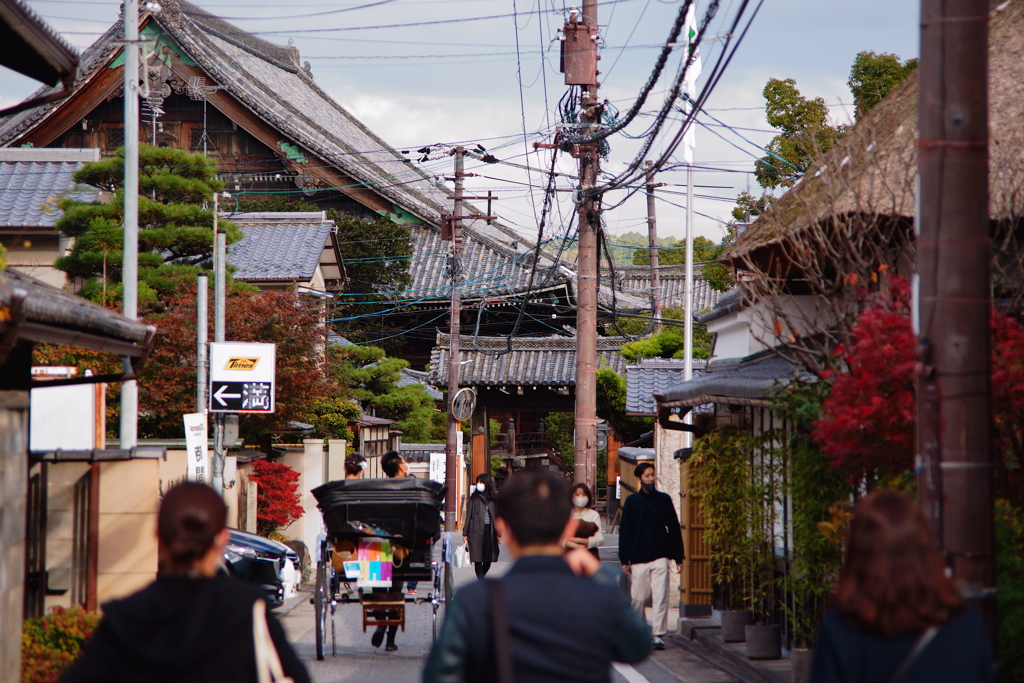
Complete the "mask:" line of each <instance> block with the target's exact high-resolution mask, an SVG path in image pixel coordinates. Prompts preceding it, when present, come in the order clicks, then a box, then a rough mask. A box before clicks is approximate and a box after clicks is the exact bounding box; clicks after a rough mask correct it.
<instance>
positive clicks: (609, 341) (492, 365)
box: [430, 334, 628, 387]
mask: <svg viewBox="0 0 1024 683" xmlns="http://www.w3.org/2000/svg"><path fill="white" fill-rule="evenodd" d="M448 339H449V337H448V335H447V334H438V336H437V343H436V344H435V345H434V349H433V351H431V354H430V381H431V383H432V384H434V385H435V386H438V387H447V386H448V343H449V342H448ZM627 341H628V340H627V339H626V338H625V337H598V338H597V365H598V367H599V368H601V367H610V368H611V369H613V370H615V372H617V373H619V374H620V375H621V374H623V372H624V371H625V366H626V362H625V360H624V359H623V358H622V355H621V354H620V353H619V351H620V350H621V349H622V346H623V344H625V343H627ZM476 346H477V347H479V348H474V342H473V337H470V336H463V337H460V338H459V362H460V363H462V366H461V370H460V378H459V383H460V384H461V385H462V386H476V387H479V386H496V387H503V386H553V387H571V386H575V384H576V338H575V337H529V338H519V339H513V340H512V351H511V352H509V353H505V354H503V355H500V356H497V355H493V354H494V353H496V352H498V351H503V350H505V349H506V348H507V346H506V341H505V338H504V337H479V338H477V340H476ZM480 349H483V350H482V351H481V350H480ZM488 352H490V353H488Z"/></svg>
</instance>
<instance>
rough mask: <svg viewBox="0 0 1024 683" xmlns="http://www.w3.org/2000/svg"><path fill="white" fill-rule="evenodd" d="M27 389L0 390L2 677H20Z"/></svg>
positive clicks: (26, 484) (0, 650)
mask: <svg viewBox="0 0 1024 683" xmlns="http://www.w3.org/2000/svg"><path fill="white" fill-rule="evenodd" d="M28 404H29V401H28V392H27V391H24V392H21V391H0V681H20V680H21V673H20V670H21V616H22V604H23V602H24V584H25V512H26V510H25V506H26V494H27V492H28Z"/></svg>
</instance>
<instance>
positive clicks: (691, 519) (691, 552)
mask: <svg viewBox="0 0 1024 683" xmlns="http://www.w3.org/2000/svg"><path fill="white" fill-rule="evenodd" d="M693 467H694V465H692V464H691V463H690V462H685V463H683V464H682V466H681V467H680V473H679V476H680V479H679V484H680V486H679V488H680V490H681V491H682V494H683V501H682V503H683V505H682V512H683V519H682V520H681V523H682V527H683V543H684V545H685V550H686V559H685V560H683V578H682V596H681V597H682V602H683V603H684V604H683V606H682V614H681V616H699V615H702V614H710V613H711V593H712V586H711V547H710V545H708V543H707V541H705V540H704V531H705V530H706V529H707V528H708V527H707V524H706V523H705V521H704V511H703V506H702V505H701V499H700V496H697V495H694V494H693V492H692V491H691V488H690V472H691V469H692V468H693ZM691 606H693V608H691Z"/></svg>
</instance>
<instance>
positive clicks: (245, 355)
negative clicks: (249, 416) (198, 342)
mask: <svg viewBox="0 0 1024 683" xmlns="http://www.w3.org/2000/svg"><path fill="white" fill-rule="evenodd" d="M276 358H277V346H276V345H275V344H256V343H244V342H212V343H211V344H210V412H213V413H272V412H274V380H275V360H276Z"/></svg>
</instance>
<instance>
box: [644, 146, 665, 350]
mask: <svg viewBox="0 0 1024 683" xmlns="http://www.w3.org/2000/svg"><path fill="white" fill-rule="evenodd" d="M644 166H645V167H646V168H647V244H648V247H649V248H650V253H651V309H652V310H651V315H652V316H653V317H654V324H653V325H652V326H651V332H652V333H653V334H658V333H659V332H661V279H660V278H661V276H660V275H659V274H658V219H657V217H656V216H655V213H654V212H655V203H654V188H655V187H657V186H656V185H655V184H654V162H653V161H651V160H650V159H648V160H647V161H646V162H644Z"/></svg>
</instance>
